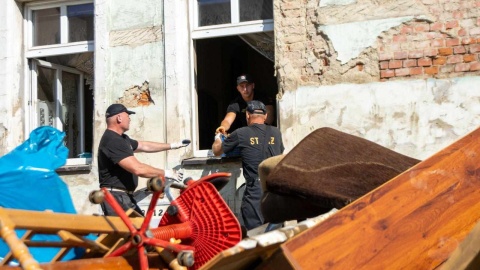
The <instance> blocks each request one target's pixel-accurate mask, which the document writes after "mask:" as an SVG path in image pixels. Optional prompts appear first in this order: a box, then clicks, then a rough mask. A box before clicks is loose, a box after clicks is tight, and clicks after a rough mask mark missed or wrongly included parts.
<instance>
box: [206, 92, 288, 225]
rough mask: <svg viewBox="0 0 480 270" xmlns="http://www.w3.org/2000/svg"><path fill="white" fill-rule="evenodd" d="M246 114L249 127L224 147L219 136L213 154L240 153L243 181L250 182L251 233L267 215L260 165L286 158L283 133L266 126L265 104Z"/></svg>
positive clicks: (246, 210)
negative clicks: (281, 155) (264, 215)
mask: <svg viewBox="0 0 480 270" xmlns="http://www.w3.org/2000/svg"><path fill="white" fill-rule="evenodd" d="M246 111H247V114H246V120H247V123H248V126H246V127H242V128H239V129H237V130H235V131H234V132H232V134H230V136H229V137H227V138H226V139H225V141H223V143H222V140H221V138H220V133H218V134H217V135H215V142H214V143H213V145H212V152H213V153H214V154H215V155H216V156H219V155H221V154H222V153H224V152H229V151H231V150H233V149H234V148H235V147H238V148H239V149H240V156H241V157H242V168H243V177H244V178H245V182H246V183H245V185H246V186H245V192H244V194H243V198H242V205H241V212H242V218H243V225H244V226H245V227H246V228H247V229H248V230H250V229H253V228H256V227H258V226H260V225H262V224H263V215H262V213H261V211H260V201H261V198H262V188H261V186H260V179H259V177H258V165H259V164H260V163H261V162H262V161H263V160H265V159H267V158H269V157H272V156H277V155H280V154H282V153H283V150H284V146H283V141H282V134H281V133H280V130H279V129H278V128H276V127H272V126H268V125H265V120H266V119H267V116H268V113H267V108H266V106H265V105H264V104H263V103H262V102H260V101H258V100H252V101H249V102H247V108H246Z"/></svg>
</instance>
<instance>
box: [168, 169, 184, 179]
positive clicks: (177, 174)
mask: <svg viewBox="0 0 480 270" xmlns="http://www.w3.org/2000/svg"><path fill="white" fill-rule="evenodd" d="M165 178H169V179H172V180H174V181H176V182H182V180H183V171H181V170H179V171H176V170H165Z"/></svg>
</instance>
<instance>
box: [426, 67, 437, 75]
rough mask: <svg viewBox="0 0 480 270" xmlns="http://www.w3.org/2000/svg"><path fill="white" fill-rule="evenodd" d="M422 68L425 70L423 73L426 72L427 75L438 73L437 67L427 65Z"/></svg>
mask: <svg viewBox="0 0 480 270" xmlns="http://www.w3.org/2000/svg"><path fill="white" fill-rule="evenodd" d="M424 70H425V74H428V75H434V74H438V67H427V68H425V69H424Z"/></svg>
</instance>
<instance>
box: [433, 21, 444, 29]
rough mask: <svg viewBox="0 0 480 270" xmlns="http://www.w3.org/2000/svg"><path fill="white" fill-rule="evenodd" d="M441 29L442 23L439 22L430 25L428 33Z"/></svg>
mask: <svg viewBox="0 0 480 270" xmlns="http://www.w3.org/2000/svg"><path fill="white" fill-rule="evenodd" d="M442 29H443V23H441V22H436V23H432V24H430V31H439V30H442Z"/></svg>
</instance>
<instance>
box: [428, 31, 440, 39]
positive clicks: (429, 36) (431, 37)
mask: <svg viewBox="0 0 480 270" xmlns="http://www.w3.org/2000/svg"><path fill="white" fill-rule="evenodd" d="M425 37H427V39H435V38H437V37H438V33H437V32H428V33H425Z"/></svg>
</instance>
